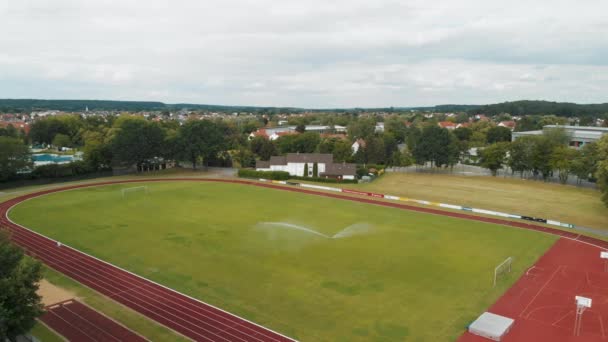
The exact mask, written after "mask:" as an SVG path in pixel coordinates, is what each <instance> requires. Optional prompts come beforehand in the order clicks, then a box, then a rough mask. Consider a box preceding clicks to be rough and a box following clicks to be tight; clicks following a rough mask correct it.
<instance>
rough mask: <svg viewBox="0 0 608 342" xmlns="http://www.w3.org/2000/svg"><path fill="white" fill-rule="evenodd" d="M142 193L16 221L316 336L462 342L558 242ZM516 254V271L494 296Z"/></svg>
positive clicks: (211, 189) (23, 210)
mask: <svg viewBox="0 0 608 342" xmlns="http://www.w3.org/2000/svg"><path fill="white" fill-rule="evenodd" d="M130 187H133V185H129V184H122V185H111V186H102V187H93V188H86V189H80V190H73V191H66V192H61V193H55V194H51V195H47V196H43V197H39V198H35V199H32V200H29V201H27V202H24V203H22V204H20V205H18V206H17V207H16V208H14V209H13V210H12V211H11V213H10V217H11V219H13V220H14V221H16V222H18V223H21V224H23V225H25V226H27V227H30V228H32V229H34V230H36V231H38V232H41V233H43V234H45V235H47V236H50V237H52V238H55V239H58V240H60V241H62V242H64V243H66V244H68V245H71V246H73V247H75V248H77V249H80V250H82V251H85V252H87V253H90V254H92V255H94V256H97V257H99V258H101V259H103V260H106V261H109V262H111V263H113V264H116V265H118V266H121V267H124V268H126V269H128V270H131V271H133V272H135V273H137V274H140V275H142V276H145V277H147V278H150V279H152V280H154V281H157V282H160V283H162V284H164V285H167V286H169V287H172V288H174V289H176V290H178V291H181V292H184V293H187V294H189V295H192V296H194V297H196V298H199V299H201V300H203V301H206V302H209V303H211V304H213V305H216V306H219V307H221V308H223V309H226V310H228V311H230V312H233V313H235V314H238V315H240V316H243V317H245V318H247V319H250V320H253V321H255V322H256V323H259V324H262V325H264V326H267V327H269V328H271V329H274V330H277V331H279V332H281V333H284V334H286V335H289V336H291V337H294V338H298V339H301V340H303V341H355V340H361V341H363V340H365V341H369V340H372V341H374V340H377V341H384V340H404V339H407V340H412V341H451V340H454V339H455V338H456V337H457V336H458V335H459V334H460V333H461V332H462V331H463V330H464V328H465V326H466V324H467V323H470V321H471V320H473V319H474V318H475V317H476V316H477V315H478V314H479V313H481V312H482V311H484V310H485V309H486V308H487V307H488V306H489V305H490V304H491V303H493V302H494V301H495V300H496V298H498V297H499V296H500V295H501V294H502V293H503V292H504V290H505V289H506V288H507V287H508V286H509V285H510V284H511V283H513V281H514V280H515V279H516V278H517V276H518V275H520V274H521V273H522V272H523V271H524V270H525V269H526V267H527V266H529V265H530V264H532V263H533V262H534V261H535V260H536V259H537V258H538V257H539V256H540V255H541V254H542V253H543V252H544V251H545V250H546V249H547V248H548V247H549V246H550V245H551V244H552V243H553V242H554V241H555V237H552V236H548V235H543V234H539V233H536V232H531V231H524V230H518V229H514V228H508V227H502V226H495V225H489V224H484V223H480V222H473V221H466V220H458V219H453V218H446V217H440V216H433V215H427V214H421V213H414V212H408V211H403V210H398V209H393V208H384V207H379V206H373V205H369V204H363V203H354V202H349V201H342V200H337V199H329V198H323V197H318V196H312V195H304V194H299V193H292V192H286V191H280V190H273V189H264V188H258V187H252V186H244V185H237V184H216V183H193V182H163V183H149V184H147V190H148V191H147V193H146V192H145V191H129V192H123V191H122V189H124V188H130ZM123 193H124V196H123ZM509 256H513V257H514V259H515V261H514V264H513V273H512V274H511V275H510V276H509V277H507V278H505V279H503V280H501V281H500V282H499V285H498V286H497V287H496V288H492V276H493V269H494V267H495V266H496V265H497V264H498V263H500V262H501V261H503V260H504V259H505V258H507V257H509Z"/></svg>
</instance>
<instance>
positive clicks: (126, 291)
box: [0, 178, 608, 341]
mask: <svg viewBox="0 0 608 342" xmlns="http://www.w3.org/2000/svg"><path fill="white" fill-rule="evenodd" d="M167 181H194V182H222V183H235V184H243V185H252V186H259V187H264V188H272V189H279V190H284V191H293V192H299V193H305V194H309V195H316V196H323V197H329V198H337V199H342V200H348V201H355V202H361V203H368V204H374V205H380V206H386V207H392V208H398V209H403V210H411V211H417V212H423V213H428V214H434V215H442V216H448V217H454V218H460V219H467V220H474V221H481V222H486V223H494V224H500V225H505V226H511V227H516V228H522V229H528V230H535V231H539V232H543V233H548V234H553V235H557V236H561V237H563V238H566V239H571V240H576V241H578V242H577V243H576V245H578V246H584V245H585V244H586V245H588V246H589V245H593V246H596V247H599V248H604V249H608V242H606V241H602V240H598V239H594V238H590V237H584V236H581V235H579V234H576V233H572V232H567V231H562V230H558V229H554V228H548V227H544V226H541V225H536V224H531V223H524V222H516V221H509V220H504V219H499V218H489V217H481V216H475V215H471V214H466V213H458V212H449V211H443V210H439V209H433V208H424V207H416V206H412V205H407V204H401V203H392V202H385V201H378V200H372V199H367V198H359V197H352V196H346V195H341V194H335V193H325V192H320V191H313V190H305V189H302V188H299V187H288V186H279V185H274V184H269V183H260V182H254V181H245V180H228V179H195V178H164V179H137V180H121V181H108V182H100V183H90V184H78V185H72V186H66V187H60V188H54V189H49V190H44V191H39V192H35V193H30V194H26V195H23V196H19V197H16V198H13V199H11V200H8V201H6V202H4V203H1V204H0V224H3V225H6V226H7V227H8V228H9V229H10V231H11V232H12V239H13V241H14V242H15V243H17V244H18V245H20V246H22V247H23V248H24V249H25V250H26V251H27V252H28V253H29V254H30V255H33V256H34V257H36V258H38V259H40V260H42V261H43V262H44V263H46V264H47V265H48V266H50V267H51V268H53V269H55V270H57V271H59V272H62V273H64V274H65V275H67V276H69V277H71V278H73V279H75V280H77V281H79V282H80V283H82V284H84V285H86V286H88V287H90V288H92V289H94V290H97V291H98V292H100V293H102V294H104V295H106V296H108V297H110V298H112V299H114V300H116V301H118V302H120V303H122V304H124V305H125V306H128V307H130V308H132V309H133V310H135V311H137V312H140V313H141V314H143V315H145V316H147V317H149V318H151V319H153V320H155V321H157V322H158V323H160V324H163V325H166V326H167V327H169V328H171V329H174V330H175V331H177V332H179V333H181V334H183V335H185V336H187V337H190V338H192V339H194V340H200V341H294V340H293V339H291V338H288V337H286V336H283V335H281V334H279V333H276V332H273V331H271V330H269V329H266V328H264V327H261V326H259V325H257V324H255V323H252V322H250V321H247V320H245V319H243V318H240V317H238V316H235V315H232V314H230V313H227V312H225V311H223V310H221V309H218V308H216V307H213V306H211V305H208V304H206V303H203V302H201V301H199V300H196V299H194V298H191V297H188V296H186V295H184V294H181V293H179V292H176V291H174V290H171V289H169V288H167V287H164V286H162V285H160V284H157V283H154V282H152V281H150V280H148V279H145V278H142V277H139V276H137V275H135V274H133V273H131V272H128V271H126V270H123V269H121V268H119V267H116V266H114V265H111V264H109V263H106V262H104V261H102V260H99V259H97V258H95V257H92V256H89V255H87V254H85V253H83V252H80V251H78V250H75V249H73V248H71V247H69V246H65V245H64V246H62V247H58V246H57V242H56V241H54V240H52V239H49V238H47V237H44V236H42V235H40V234H38V233H35V232H33V231H31V230H29V229H27V228H25V227H23V226H20V225H18V224H16V223H13V222H12V221H10V220H9V219H8V212H9V210H10V208H12V207H13V206H15V205H16V204H18V203H21V202H23V201H25V200H28V199H30V198H34V197H38V196H42V195H46V194H50V193H54V192H59V191H66V190H72V189H78V188H84V187H91V186H102V185H110V184H120V183H141V182H167Z"/></svg>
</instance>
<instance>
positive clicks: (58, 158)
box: [32, 153, 74, 166]
mask: <svg viewBox="0 0 608 342" xmlns="http://www.w3.org/2000/svg"><path fill="white" fill-rule="evenodd" d="M32 159H33V160H34V165H35V166H38V165H45V164H51V163H55V164H64V163H70V162H72V161H74V156H70V155H59V154H51V153H40V154H32Z"/></svg>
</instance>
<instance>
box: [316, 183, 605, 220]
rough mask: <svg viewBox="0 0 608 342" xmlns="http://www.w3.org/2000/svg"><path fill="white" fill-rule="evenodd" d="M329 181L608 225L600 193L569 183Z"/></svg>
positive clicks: (394, 193) (430, 198)
mask: <svg viewBox="0 0 608 342" xmlns="http://www.w3.org/2000/svg"><path fill="white" fill-rule="evenodd" d="M319 184H320V183H319ZM328 186H336V187H340V188H349V189H355V190H359V191H368V192H377V193H383V194H389V195H394V196H401V197H407V198H412V199H418V200H426V201H432V202H442V203H448V204H454V205H462V206H468V207H475V208H480V209H487V210H496V211H501V212H507V213H513V214H520V215H526V216H535V217H543V218H548V219H552V220H557V221H562V222H566V223H572V224H575V225H580V226H585V227H591V228H597V229H608V211H607V210H606V207H605V206H604V204H603V203H602V201H601V200H600V194H599V192H598V191H596V190H594V189H588V188H580V187H575V186H570V185H561V184H554V183H545V182H542V181H532V180H521V179H513V178H503V177H485V176H457V175H445V174H418V173H387V174H385V175H383V176H382V177H380V178H379V179H377V180H375V181H373V182H371V183H362V184H338V185H332V184H329V185H328Z"/></svg>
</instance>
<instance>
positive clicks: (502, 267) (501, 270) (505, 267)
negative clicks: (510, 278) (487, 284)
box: [494, 257, 513, 286]
mask: <svg viewBox="0 0 608 342" xmlns="http://www.w3.org/2000/svg"><path fill="white" fill-rule="evenodd" d="M512 263H513V257H508V258H507V259H506V260H505V261H503V262H501V263H500V264H498V266H496V268H494V286H496V282H497V281H498V278H499V277H501V276H504V275H506V274H507V273H510V272H511V264H512Z"/></svg>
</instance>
